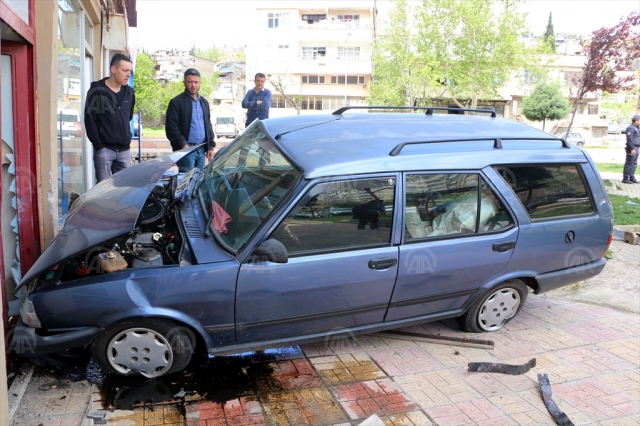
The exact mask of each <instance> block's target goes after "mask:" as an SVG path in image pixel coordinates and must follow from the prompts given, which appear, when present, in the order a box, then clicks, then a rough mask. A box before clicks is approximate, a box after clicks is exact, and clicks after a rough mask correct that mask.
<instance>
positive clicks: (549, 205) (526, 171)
mask: <svg viewBox="0 0 640 426" xmlns="http://www.w3.org/2000/svg"><path fill="white" fill-rule="evenodd" d="M494 169H495V171H496V172H497V173H498V174H500V176H502V178H503V179H504V180H505V182H507V183H508V184H509V185H510V186H511V188H512V189H513V190H514V192H515V193H516V195H517V196H518V198H519V199H520V202H521V203H522V205H523V206H524V208H525V209H526V210H527V213H528V214H529V217H530V218H531V220H535V219H547V218H552V217H562V216H574V215H582V214H592V213H593V205H592V203H591V198H590V195H589V192H588V191H587V189H586V186H585V184H584V181H583V179H582V175H581V174H580V172H579V170H578V166H577V165H575V164H571V165H568V164H564V165H527V166H494Z"/></svg>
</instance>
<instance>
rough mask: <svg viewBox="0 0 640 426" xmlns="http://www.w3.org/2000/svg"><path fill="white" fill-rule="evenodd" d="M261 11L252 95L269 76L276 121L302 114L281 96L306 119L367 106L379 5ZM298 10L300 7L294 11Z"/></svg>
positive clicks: (250, 63) (311, 4)
mask: <svg viewBox="0 0 640 426" xmlns="http://www.w3.org/2000/svg"><path fill="white" fill-rule="evenodd" d="M269 4H270V6H271V7H260V8H258V9H257V15H258V18H257V26H258V28H257V29H256V31H255V35H256V36H255V40H256V41H255V42H254V43H253V44H252V45H248V46H247V49H246V59H247V72H246V79H247V86H246V87H247V89H250V88H252V87H253V86H254V84H253V79H254V76H255V74H256V73H258V72H261V73H263V74H265V75H266V76H267V84H266V87H267V88H268V89H269V90H271V92H272V101H271V113H270V116H271V117H278V116H283V115H294V114H296V110H295V108H293V107H291V106H290V105H288V104H287V102H286V101H285V97H284V96H282V94H280V93H278V90H277V89H276V86H278V83H279V84H280V86H281V87H282V89H283V90H284V92H285V94H286V95H287V96H288V97H290V98H292V99H295V100H297V103H298V105H299V107H300V113H301V114H313V113H321V112H324V113H326V112H330V111H334V110H336V109H338V108H340V107H342V106H344V105H345V102H346V104H347V105H365V98H366V96H367V95H368V92H369V90H368V87H369V84H370V82H371V68H372V67H371V47H372V43H373V30H374V8H373V1H366V0H357V1H345V2H342V3H341V4H340V6H333V4H332V5H331V6H327V5H326V2H319V1H305V2H296V3H293V2H282V1H280V2H277V1H274V2H269ZM294 6H295V7H294Z"/></svg>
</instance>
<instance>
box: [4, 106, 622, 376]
mask: <svg viewBox="0 0 640 426" xmlns="http://www.w3.org/2000/svg"><path fill="white" fill-rule="evenodd" d="M349 109H357V108H353V107H352V108H343V109H341V110H338V111H336V112H334V113H333V114H327V115H313V116H294V117H284V118H277V119H269V120H265V121H255V122H254V123H252V125H251V126H250V127H248V128H247V129H246V131H245V132H244V133H242V134H241V135H240V136H239V137H238V138H237V139H236V140H235V141H234V142H233V143H232V144H231V145H229V147H227V148H226V149H225V150H224V151H222V152H220V153H218V155H217V156H216V157H215V158H214V159H213V161H211V162H210V163H209V164H208V165H207V166H206V167H205V168H204V170H196V169H194V170H192V171H190V172H189V173H187V174H185V175H182V174H180V175H176V174H175V172H173V173H172V171H171V170H170V169H171V168H172V166H173V165H174V164H175V163H176V161H178V160H179V159H180V158H182V157H183V156H184V155H186V154H188V153H189V152H190V151H191V150H192V149H195V148H189V149H185V150H182V151H177V152H175V153H173V154H171V155H168V156H164V157H160V158H156V159H152V160H148V161H146V162H144V163H141V164H138V165H135V166H133V167H130V168H128V169H125V170H123V171H121V172H119V173H117V174H115V175H114V176H113V177H112V178H111V179H108V180H105V181H103V182H100V183H99V184H98V185H96V187H95V188H93V189H92V190H90V191H88V192H87V193H85V194H83V195H82V196H80V197H79V198H78V199H77V200H76V201H75V202H74V204H73V205H72V207H71V211H70V213H69V215H68V218H67V220H66V223H65V225H64V227H63V229H62V230H61V231H60V233H59V234H58V235H57V236H56V237H55V238H54V239H53V241H52V242H51V244H50V245H49V246H48V247H47V248H46V250H45V251H44V252H43V253H42V255H41V256H40V257H39V258H38V260H37V261H36V262H35V264H34V265H33V266H32V268H31V269H30V271H29V272H28V273H27V274H26V275H25V276H24V278H23V279H22V281H21V283H20V286H19V288H18V289H17V294H20V293H21V294H20V296H21V297H22V305H21V318H20V320H19V321H18V324H17V326H16V330H15V332H14V334H13V339H14V341H13V345H12V347H13V348H14V349H15V350H16V352H18V353H19V354H20V355H24V356H40V355H46V354H52V353H56V352H62V351H66V350H69V349H73V348H87V347H88V348H90V349H91V351H92V354H93V356H94V358H95V359H96V360H97V361H98V362H99V363H100V364H101V365H103V366H104V367H105V368H107V369H108V370H110V371H112V372H115V373H118V374H122V375H129V374H141V375H143V376H146V377H158V376H162V375H165V374H170V373H173V372H177V371H180V370H182V369H184V368H185V367H186V366H187V364H188V363H189V361H190V359H191V357H192V354H193V353H194V350H195V349H196V347H197V346H200V347H204V348H206V350H207V352H208V353H209V354H210V355H222V354H231V353H240V352H245V351H248V350H257V349H264V348H269V347H278V346H283V345H290V344H301V343H308V342H314V341H322V340H325V339H327V338H331V337H332V336H337V335H341V334H344V333H349V335H357V334H363V333H372V332H377V331H381V330H388V329H395V328H399V327H405V326H410V325H413V324H419V323H424V322H427V321H434V320H439V319H443V318H456V319H457V320H458V322H459V323H460V325H461V326H462V327H463V328H464V329H465V330H467V331H471V332H490V331H497V330H499V329H501V328H502V327H503V326H504V325H505V324H506V323H507V322H508V321H509V320H511V319H512V318H514V316H515V315H516V314H517V313H518V312H519V310H520V309H521V308H522V306H523V305H524V303H525V301H526V298H527V294H528V291H529V289H531V290H532V291H533V292H534V293H536V294H538V293H543V292H546V291H550V290H553V289H555V288H558V287H562V286H566V285H568V284H571V283H575V282H577V281H581V280H584V279H587V278H590V277H592V276H595V275H597V274H598V273H600V271H601V270H602V269H603V267H604V265H605V262H606V261H605V259H604V253H605V252H606V250H607V248H608V246H609V244H610V242H611V235H612V228H613V225H612V209H611V205H610V203H609V200H608V197H607V194H606V192H605V188H604V185H603V183H602V180H601V178H600V176H599V174H598V171H597V170H596V167H595V165H594V163H593V161H592V160H591V158H590V157H589V156H588V154H587V153H585V152H584V151H582V150H581V149H578V148H576V147H575V146H573V145H570V144H569V143H567V142H566V141H564V140H562V139H558V138H555V137H551V136H549V135H548V134H546V133H544V132H541V131H538V130H536V129H533V128H531V127H529V126H526V125H522V124H519V123H516V122H513V121H511V120H507V119H502V118H496V117H495V113H493V114H492V115H493V116H491V117H489V116H479V115H459V114H446V113H441V111H439V109H438V108H428V109H426V112H419V113H417V112H415V111H414V112H410V111H404V112H402V113H398V112H388V111H384V110H377V111H376V110H375V109H372V111H374V112H370V113H360V114H354V113H352V111H348V110H349ZM370 109H371V108H370ZM445 112H446V111H445ZM327 212H329V214H327ZM331 212H334V213H335V214H331ZM338 213H339V214H338Z"/></svg>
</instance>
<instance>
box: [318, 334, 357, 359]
mask: <svg viewBox="0 0 640 426" xmlns="http://www.w3.org/2000/svg"><path fill="white" fill-rule="evenodd" d="M324 347H325V349H330V350H332V351H333V352H334V353H344V352H349V351H352V350H354V349H358V343H357V341H356V335H355V334H353V332H352V331H351V330H349V329H348V328H334V329H332V330H331V331H329V333H327V335H326V336H325V338H324Z"/></svg>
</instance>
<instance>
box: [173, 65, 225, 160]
mask: <svg viewBox="0 0 640 426" xmlns="http://www.w3.org/2000/svg"><path fill="white" fill-rule="evenodd" d="M199 91H200V72H198V70H196V69H194V68H189V69H188V70H186V71H185V72H184V92H182V93H181V94H179V95H178V96H176V97H175V98H173V99H171V101H169V106H168V107H167V115H166V121H165V133H166V134H167V139H169V142H171V148H172V149H173V150H174V151H178V150H180V149H183V148H186V147H188V146H194V145H202V146H200V147H199V148H198V149H196V150H195V151H193V152H191V154H189V155H187V156H185V157H182V159H181V160H180V161H178V163H177V165H178V171H179V172H180V173H186V172H188V171H189V170H191V169H192V168H194V167H197V168H198V169H200V170H202V169H203V168H204V163H205V161H204V160H205V157H206V159H207V160H211V158H212V157H213V147H215V146H216V143H215V141H214V133H213V126H212V125H211V111H210V109H209V102H207V100H206V99H205V98H203V97H202V96H200V95H199V94H198V92H199Z"/></svg>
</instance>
